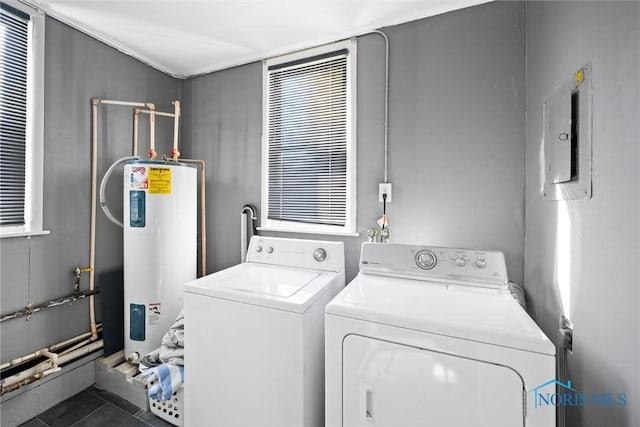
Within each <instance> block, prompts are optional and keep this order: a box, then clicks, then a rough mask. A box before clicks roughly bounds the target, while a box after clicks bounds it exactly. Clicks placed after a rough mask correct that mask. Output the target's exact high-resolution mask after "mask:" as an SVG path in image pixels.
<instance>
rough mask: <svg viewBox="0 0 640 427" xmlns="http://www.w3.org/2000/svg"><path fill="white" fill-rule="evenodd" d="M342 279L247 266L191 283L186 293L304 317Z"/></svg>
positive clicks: (335, 275)
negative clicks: (330, 287) (301, 314)
mask: <svg viewBox="0 0 640 427" xmlns="http://www.w3.org/2000/svg"><path fill="white" fill-rule="evenodd" d="M339 278H344V275H342V274H339V273H334V272H326V271H319V270H308V269H300V268H294V267H282V266H273V265H265V264H257V263H250V262H247V263H243V264H239V265H236V266H234V267H231V268H227V269H225V270H222V271H219V272H217V273H214V274H210V275H208V276H205V277H201V278H199V279H196V280H193V281H191V282H188V283H187V284H186V285H185V292H191V293H194V294H200V295H207V296H211V297H216V298H222V299H227V300H231V301H238V302H244V303H248V304H255V305H260V306H263V307H271V308H276V309H280V310H286V311H293V312H296V313H303V312H305V311H306V310H307V309H308V308H309V307H310V306H311V305H312V304H313V302H314V301H315V300H316V299H317V298H318V297H319V296H320V295H321V294H322V293H323V292H324V291H325V289H326V288H327V287H328V286H330V285H332V284H333V283H334V282H335V281H336V280H338V279H339Z"/></svg>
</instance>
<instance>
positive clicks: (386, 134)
mask: <svg viewBox="0 0 640 427" xmlns="http://www.w3.org/2000/svg"><path fill="white" fill-rule="evenodd" d="M372 33H373V34H379V35H381V36H382V37H383V38H384V43H385V65H384V182H389V179H388V158H389V37H387V35H386V34H385V33H383V32H382V31H380V30H373V31H372Z"/></svg>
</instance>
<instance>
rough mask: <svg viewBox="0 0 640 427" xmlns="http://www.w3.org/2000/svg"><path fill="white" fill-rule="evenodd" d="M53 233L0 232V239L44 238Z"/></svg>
mask: <svg viewBox="0 0 640 427" xmlns="http://www.w3.org/2000/svg"><path fill="white" fill-rule="evenodd" d="M49 233H51V230H38V231H8V232H6V233H2V232H0V239H6V238H9V237H27V238H30V237H33V236H44V235H46V234H49Z"/></svg>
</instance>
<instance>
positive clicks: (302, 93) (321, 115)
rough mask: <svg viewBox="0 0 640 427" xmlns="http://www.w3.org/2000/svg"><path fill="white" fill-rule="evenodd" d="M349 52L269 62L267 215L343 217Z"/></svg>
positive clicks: (315, 219) (304, 219) (314, 219)
mask: <svg viewBox="0 0 640 427" xmlns="http://www.w3.org/2000/svg"><path fill="white" fill-rule="evenodd" d="M348 55H349V52H348V50H339V51H334V52H328V53H324V54H322V55H319V56H314V57H310V58H303V59H300V60H296V61H293V62H286V63H280V64H276V65H272V66H269V67H268V129H267V131H268V160H267V163H268V164H267V168H268V175H267V180H268V198H267V202H268V206H267V219H269V220H276V221H289V222H297V223H308V224H321V225H328V226H338V227H344V226H345V225H346V224H347V222H348V214H349V212H348V208H349V206H348V204H349V194H348V169H349V165H348V143H349V114H350V113H349V104H350V103H349V94H348V64H349V63H348Z"/></svg>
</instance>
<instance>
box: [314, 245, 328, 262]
mask: <svg viewBox="0 0 640 427" xmlns="http://www.w3.org/2000/svg"><path fill="white" fill-rule="evenodd" d="M313 259H315V260H316V261H318V262H322V261H324V260H325V259H327V251H326V249H323V248H318V249H316V250H315V251H313Z"/></svg>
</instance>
